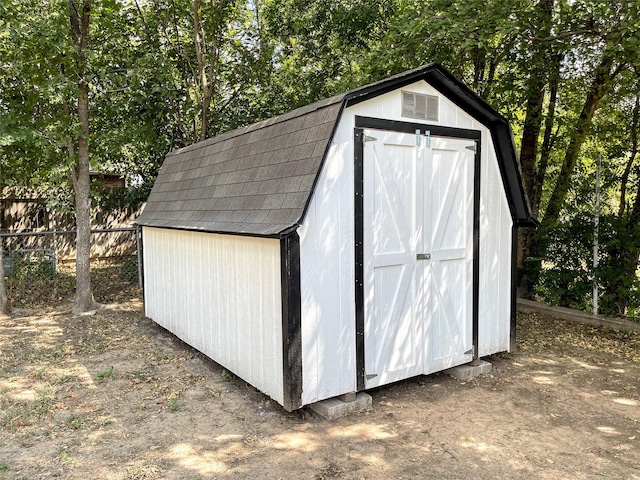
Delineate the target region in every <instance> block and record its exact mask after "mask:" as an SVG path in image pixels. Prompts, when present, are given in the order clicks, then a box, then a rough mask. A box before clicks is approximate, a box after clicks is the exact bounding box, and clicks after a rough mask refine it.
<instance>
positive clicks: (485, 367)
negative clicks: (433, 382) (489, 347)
mask: <svg viewBox="0 0 640 480" xmlns="http://www.w3.org/2000/svg"><path fill="white" fill-rule="evenodd" d="M492 368H493V366H492V365H491V364H490V363H489V362H485V361H484V360H480V361H479V362H478V364H477V365H472V364H471V363H467V364H465V365H459V366H457V367H453V368H450V369H448V370H445V371H444V373H446V374H447V375H451V376H452V377H453V378H455V379H457V380H460V381H463V382H465V381H467V380H469V379H471V378H473V377H477V376H478V375H486V374H487V373H489V372H491V369H492Z"/></svg>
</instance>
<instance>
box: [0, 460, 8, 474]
mask: <svg viewBox="0 0 640 480" xmlns="http://www.w3.org/2000/svg"><path fill="white" fill-rule="evenodd" d="M7 468H9V462H8V461H6V460H3V461H2V462H0V472H4V471H5V470H6V469H7Z"/></svg>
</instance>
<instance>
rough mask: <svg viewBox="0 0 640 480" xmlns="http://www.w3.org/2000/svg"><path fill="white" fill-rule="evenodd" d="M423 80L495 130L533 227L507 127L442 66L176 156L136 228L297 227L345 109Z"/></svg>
mask: <svg viewBox="0 0 640 480" xmlns="http://www.w3.org/2000/svg"><path fill="white" fill-rule="evenodd" d="M421 79H423V80H425V81H427V82H428V83H430V84H431V85H433V86H434V87H435V88H437V89H438V90H440V91H441V92H442V93H443V94H445V95H447V97H448V98H449V99H450V100H451V101H453V102H454V103H455V104H456V105H458V106H459V107H460V108H462V109H463V110H464V111H466V112H467V113H468V114H470V115H471V116H473V117H474V118H477V119H479V120H480V121H481V122H482V123H483V124H485V125H486V126H487V127H488V128H489V129H491V131H492V137H493V141H494V146H495V149H496V153H497V155H498V163H499V165H500V171H501V174H502V176H503V180H504V183H505V189H506V193H507V198H508V200H509V207H510V209H511V213H512V216H513V218H514V221H516V222H517V223H518V224H519V225H532V224H534V223H535V220H533V219H532V217H531V213H530V208H529V205H528V202H527V199H526V195H525V193H524V188H523V186H522V179H521V173H520V165H519V162H518V160H517V156H516V153H515V146H514V144H513V138H512V135H511V130H510V127H509V124H508V122H507V121H506V119H505V118H504V117H502V116H501V115H500V114H499V113H498V112H496V111H495V110H494V109H493V108H491V107H490V106H489V105H488V104H486V103H485V102H484V101H483V100H482V99H481V98H479V97H478V96H477V95H475V94H474V93H473V92H472V91H471V90H469V89H468V88H467V87H465V86H464V85H463V84H462V83H460V82H459V81H458V80H456V79H455V78H454V77H453V76H452V75H451V74H449V73H448V72H447V71H446V70H445V69H443V68H442V67H441V66H440V65H438V64H431V65H427V66H425V67H420V68H417V69H414V70H409V71H407V72H404V73H401V74H399V75H395V76H393V77H390V78H388V79H386V80H382V81H380V82H376V83H373V84H371V85H367V86H365V87H362V88H358V89H356V90H352V91H351V92H347V93H344V94H342V95H338V96H335V97H331V98H328V99H325V100H321V101H320V102H316V103H313V104H311V105H307V106H305V107H302V108H298V109H296V110H293V111H291V112H289V113H286V114H284V115H281V116H278V117H274V118H272V119H269V120H265V121H263V122H258V123H255V124H253V125H249V126H247V127H243V128H239V129H237V130H233V131H231V132H228V133H225V134H223V135H220V136H218V137H214V138H211V139H208V140H205V141H202V142H199V143H197V144H194V145H190V146H188V147H185V148H182V149H180V150H177V151H175V152H172V153H170V154H169V155H168V156H167V158H166V159H165V161H164V164H163V166H162V168H161V170H160V173H159V174H158V178H157V180H156V183H155V185H154V187H153V189H152V191H151V195H150V196H149V199H148V201H147V204H146V206H145V209H144V211H143V213H142V215H141V216H140V217H139V218H138V220H137V221H136V223H138V224H139V225H146V226H154V227H164V228H177V229H185V230H202V231H207V232H218V233H235V234H246V235H257V236H277V235H279V234H280V233H283V232H286V231H288V230H290V229H291V228H295V226H296V225H298V224H299V223H300V222H301V221H302V219H303V217H304V214H305V209H306V206H307V205H308V202H309V199H310V197H311V194H312V191H313V186H314V185H315V182H316V177H317V176H318V175H319V172H320V168H321V166H322V163H323V160H324V156H325V154H326V152H327V149H328V147H329V145H330V143H331V138H332V135H333V131H334V128H335V126H336V125H337V123H338V120H339V117H340V114H341V112H342V108H343V107H344V106H345V105H347V104H348V105H352V104H355V103H358V102H360V101H363V100H367V99H369V98H372V97H374V96H377V95H380V94H382V93H386V92H388V91H391V90H393V89H396V88H400V87H402V86H404V85H407V84H409V83H412V82H415V81H418V80H421Z"/></svg>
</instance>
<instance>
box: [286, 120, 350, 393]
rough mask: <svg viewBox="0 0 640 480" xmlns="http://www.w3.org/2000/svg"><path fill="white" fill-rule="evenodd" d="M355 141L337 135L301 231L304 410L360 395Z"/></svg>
mask: <svg viewBox="0 0 640 480" xmlns="http://www.w3.org/2000/svg"><path fill="white" fill-rule="evenodd" d="M352 138H353V131H349V130H345V129H341V130H339V131H338V132H337V134H336V137H335V138H334V143H333V145H332V146H331V150H330V152H329V154H328V156H327V159H326V162H325V165H324V169H323V172H322V175H321V177H320V179H319V181H318V184H317V185H316V189H315V193H314V195H313V198H312V201H311V203H310V205H309V210H308V213H307V217H306V219H305V221H304V224H303V225H302V226H301V227H300V229H299V230H298V234H299V235H300V290H301V297H302V298H301V301H302V378H303V388H302V404H303V405H306V404H309V403H313V402H316V401H319V400H323V399H325V398H330V397H335V396H336V395H341V394H343V393H347V392H353V391H355V390H356V365H355V363H356V360H355V358H356V354H355V302H354V275H355V269H354V246H353V239H354V236H353V235H354V233H353V225H354V223H353V215H354V198H353V141H352Z"/></svg>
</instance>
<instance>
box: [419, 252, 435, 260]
mask: <svg viewBox="0 0 640 480" xmlns="http://www.w3.org/2000/svg"><path fill="white" fill-rule="evenodd" d="M416 258H417V259H418V260H429V259H430V258H431V254H430V253H419V254H417V255H416Z"/></svg>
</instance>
